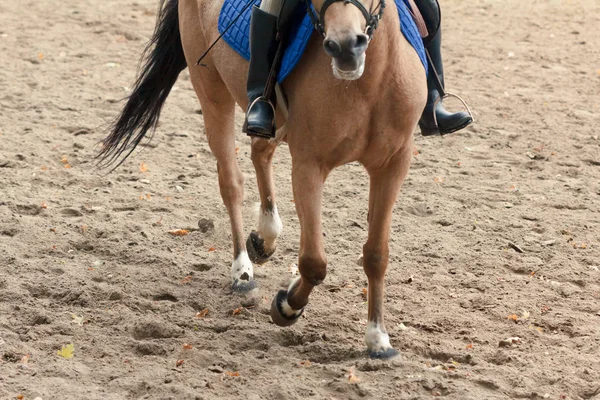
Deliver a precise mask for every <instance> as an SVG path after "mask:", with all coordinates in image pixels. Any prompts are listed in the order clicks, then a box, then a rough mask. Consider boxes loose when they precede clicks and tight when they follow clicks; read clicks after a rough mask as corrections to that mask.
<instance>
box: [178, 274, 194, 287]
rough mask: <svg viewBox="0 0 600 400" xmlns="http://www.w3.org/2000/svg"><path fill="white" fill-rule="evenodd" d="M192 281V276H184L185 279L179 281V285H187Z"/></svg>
mask: <svg viewBox="0 0 600 400" xmlns="http://www.w3.org/2000/svg"><path fill="white" fill-rule="evenodd" d="M192 279H194V277H193V276H191V275H189V276H186V277H185V278H183V279H182V280H181V284H182V285H187V284H188V283H190V282H191V281H192Z"/></svg>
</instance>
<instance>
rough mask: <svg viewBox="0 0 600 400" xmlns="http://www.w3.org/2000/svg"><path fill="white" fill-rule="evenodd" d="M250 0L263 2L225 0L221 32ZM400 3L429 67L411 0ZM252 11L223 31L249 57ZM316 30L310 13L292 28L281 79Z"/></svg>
mask: <svg viewBox="0 0 600 400" xmlns="http://www.w3.org/2000/svg"><path fill="white" fill-rule="evenodd" d="M247 1H253V2H254V3H255V4H260V0H225V2H224V4H223V8H222V9H221V14H220V15H219V33H223V32H224V31H225V29H226V28H227V27H228V26H229V25H230V23H231V21H233V20H234V19H235V18H236V17H237V16H238V15H239V13H240V11H241V10H242V9H243V8H244V7H245V6H246V5H247V4H248V3H247ZM394 1H395V2H396V6H397V7H398V15H399V16H400V29H401V31H402V33H403V34H404V37H405V38H406V40H407V41H408V42H409V43H410V44H411V45H412V46H413V47H414V49H415V51H416V52H417V54H418V55H419V58H420V59H421V62H422V63H423V67H424V68H425V71H427V58H426V56H425V48H424V46H423V41H422V40H421V35H420V34H419V30H418V29H417V25H416V24H415V22H414V20H413V18H412V16H411V15H410V13H409V11H408V10H409V7H410V6H409V5H408V0H394ZM251 15H252V7H248V8H247V9H246V11H244V13H243V14H242V16H241V17H240V18H239V19H238V20H237V21H236V23H235V24H234V25H233V26H232V27H231V28H230V29H229V30H228V31H227V32H225V34H224V35H223V39H224V40H225V42H227V43H228V44H229V46H231V48H233V49H234V50H235V51H236V52H237V53H239V54H240V55H241V56H242V57H244V58H245V59H246V60H250V40H249V38H250V16H251ZM313 31H314V27H313V25H312V23H311V21H310V17H309V16H308V14H305V16H304V19H299V20H298V21H296V23H295V26H293V27H292V28H291V30H290V32H292V40H291V42H290V44H289V45H288V47H287V49H286V51H285V54H284V56H283V60H282V64H281V69H280V70H279V76H278V78H277V79H278V81H279V82H283V80H284V79H285V78H286V77H287V76H288V75H289V74H290V73H291V72H292V70H293V69H294V67H295V66H296V65H297V64H298V62H299V61H300V58H301V57H302V54H303V53H304V50H305V49H306V46H307V45H308V41H309V39H310V37H311V35H312V33H313Z"/></svg>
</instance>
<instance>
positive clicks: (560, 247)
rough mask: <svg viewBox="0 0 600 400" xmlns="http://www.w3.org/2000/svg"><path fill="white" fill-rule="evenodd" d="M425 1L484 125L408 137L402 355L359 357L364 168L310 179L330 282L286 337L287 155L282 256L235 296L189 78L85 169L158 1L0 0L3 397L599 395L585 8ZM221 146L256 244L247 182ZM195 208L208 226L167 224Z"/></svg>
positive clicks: (599, 195)
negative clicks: (131, 135)
mask: <svg viewBox="0 0 600 400" xmlns="http://www.w3.org/2000/svg"><path fill="white" fill-rule="evenodd" d="M442 6H443V11H444V21H445V43H444V50H445V57H446V66H447V68H446V69H447V81H448V82H447V83H448V87H449V88H451V89H453V90H454V91H457V92H459V93H460V94H461V95H462V96H464V97H465V98H466V99H467V100H468V101H469V102H470V104H471V106H472V108H473V109H474V111H475V115H476V118H477V123H476V125H474V126H473V127H471V128H469V129H467V130H466V131H464V132H461V133H457V134H454V135H451V136H448V137H445V138H443V139H441V138H437V137H436V138H423V137H420V136H419V135H417V138H416V142H415V149H416V151H415V154H416V156H415V159H414V165H413V167H412V171H411V173H410V176H409V178H408V180H407V182H406V185H405V186H404V189H403V194H402V196H401V198H400V199H399V201H398V204H397V208H396V212H395V216H394V221H393V226H392V229H393V234H392V239H391V253H392V256H391V264H390V269H389V272H388V279H387V301H386V312H387V314H386V317H387V328H388V330H389V332H390V336H391V340H392V343H393V345H395V347H396V348H398V349H400V350H401V351H402V358H401V359H400V360H397V361H393V362H374V361H370V360H368V359H367V358H366V357H365V353H364V348H365V347H364V342H363V337H364V330H365V324H366V313H367V309H366V305H365V302H364V299H363V297H362V291H363V288H365V287H366V278H365V276H364V273H363V272H362V269H361V267H360V266H359V265H357V258H358V257H359V255H360V254H361V251H362V243H364V241H365V240H366V209H367V189H368V185H367V177H366V174H365V173H364V172H363V170H362V168H361V167H360V166H359V165H357V164H351V165H347V166H344V167H342V168H340V169H338V170H337V171H336V172H335V173H334V174H333V175H332V176H331V178H330V179H329V181H328V185H327V187H326V195H325V206H324V227H325V232H326V234H327V237H326V250H327V252H328V257H329V275H328V277H327V280H326V282H325V283H324V284H323V285H322V286H320V287H319V288H318V289H317V290H316V291H315V293H314V294H313V296H312V297H311V303H310V305H309V307H308V309H307V311H306V318H303V319H302V320H301V321H300V322H299V323H298V324H297V325H296V326H294V327H292V328H289V329H280V328H278V327H276V326H274V325H273V324H272V323H271V322H270V317H269V315H268V310H269V305H270V301H271V298H272V296H273V295H274V294H275V292H276V290H277V289H278V288H279V287H280V286H281V285H282V284H284V283H285V282H287V280H288V279H289V278H290V276H291V273H290V265H291V264H293V263H295V262H296V257H297V249H298V245H299V226H298V219H297V217H296V216H295V210H294V204H293V203H292V197H291V187H290V157H289V154H288V151H287V148H286V146H285V145H282V147H281V148H280V149H279V152H278V155H277V156H276V163H275V172H276V176H277V178H276V179H277V183H278V190H279V210H280V212H281V216H282V219H283V222H284V226H285V227H284V233H283V235H282V237H281V240H280V242H279V249H278V252H277V254H276V256H275V257H274V258H273V260H272V261H270V262H269V263H267V264H265V265H262V266H257V267H256V278H257V279H258V280H259V282H260V285H261V286H260V294H259V295H258V296H257V297H256V298H244V297H240V296H238V295H232V294H231V293H230V292H229V290H228V285H229V278H228V276H229V266H230V263H231V250H230V246H231V244H230V230H229V222H228V217H227V213H226V210H225V208H224V206H223V205H222V202H221V200H220V197H219V189H218V184H217V176H216V166H215V162H214V158H213V157H212V155H211V154H210V152H209V150H208V146H207V143H206V140H205V138H204V136H203V122H202V117H201V115H200V111H199V105H198V102H197V100H196V98H195V96H194V93H193V91H192V89H191V85H190V82H189V78H188V76H187V73H184V74H183V75H182V77H181V79H180V80H179V82H178V83H177V85H176V88H175V90H174V92H173V93H172V95H171V97H170V99H169V101H168V103H167V106H166V109H165V111H164V113H163V118H162V122H161V125H160V129H159V132H158V133H157V135H156V136H155V138H154V140H153V141H152V143H151V145H150V146H148V147H146V148H145V149H144V150H143V152H141V153H140V154H136V155H135V156H134V157H133V158H131V159H130V160H129V161H128V162H127V163H126V164H125V165H124V166H123V167H122V168H121V169H119V170H118V171H116V172H115V173H113V174H110V175H106V174H105V172H102V171H98V170H97V169H96V168H95V167H94V164H93V160H92V158H93V155H94V154H95V152H96V150H97V147H96V144H97V142H98V141H99V140H100V139H101V138H102V137H103V136H104V134H105V133H104V129H105V128H106V126H107V124H108V123H109V122H110V121H111V119H112V118H114V117H115V115H116V113H117V112H118V110H119V108H120V107H121V103H119V102H118V101H119V100H120V99H122V98H123V97H124V96H126V95H127V93H128V87H130V86H131V84H132V82H133V78H134V76H135V72H136V66H137V63H138V58H139V55H140V54H141V50H142V48H143V47H144V45H145V42H146V40H147V39H148V37H149V35H150V34H151V32H152V29H153V27H154V18H155V15H156V1H155V0H135V1H133V0H105V1H98V0H61V1H58V0H45V1H32V0H24V1H20V2H15V1H9V0H0V356H1V357H0V398H1V399H26V400H33V399H35V398H38V397H39V398H41V399H43V400H49V399H86V400H87V399H90V400H92V399H207V400H208V399H217V398H223V399H225V398H231V399H233V398H240V399H252V400H256V399H299V398H307V397H311V398H318V399H320V398H323V399H350V398H362V397H364V398H373V399H380V398H389V399H428V398H432V397H447V398H449V399H478V400H481V399H546V398H547V399H554V400H559V399H600V336H599V335H600V271H599V268H600V240H599V239H600V213H599V210H600V138H599V137H598V135H600V129H599V128H598V126H599V124H600V96H599V94H600V46H599V43H598V37H597V36H598V26H600V3H598V2H597V1H596V0H580V1H558V0H543V1H542V0H540V1H532V2H530V1H519V0H475V1H469V2H466V1H459V0H445V1H443V2H442ZM237 122H238V128H241V122H242V116H241V113H239V114H238V119H237ZM238 138H239V147H240V151H239V161H240V163H241V165H242V168H243V170H244V171H245V174H246V178H247V179H246V195H245V196H246V200H245V211H246V215H245V224H246V231H247V232H248V233H249V232H250V230H251V228H252V227H254V226H255V220H256V216H255V214H254V211H253V210H254V208H255V203H256V202H257V201H258V193H257V188H256V185H255V183H254V172H253V169H252V167H251V161H250V157H249V140H248V139H247V138H246V137H244V135H242V134H241V133H240V134H239V136H238ZM142 164H143V165H142ZM202 218H206V219H210V220H212V221H213V223H214V229H212V230H208V231H207V232H205V233H203V232H201V231H198V230H196V231H192V233H191V234H190V235H188V236H185V237H173V236H171V235H169V234H168V231H170V230H174V229H185V228H195V227H197V225H198V221H199V220H200V219H202ZM188 277H189V278H188ZM206 309H207V310H208V314H207V315H206V316H204V318H199V317H197V313H201V314H202V313H203V310H206ZM516 337H518V338H520V340H518V341H517V340H516V339H515V343H512V344H508V345H507V346H504V347H502V346H501V345H500V342H501V341H503V340H505V339H508V338H516ZM67 344H73V346H74V356H73V357H72V358H70V359H66V358H63V357H60V356H59V355H58V354H57V351H58V350H60V349H61V348H62V346H65V345H67ZM185 344H188V345H190V346H191V348H189V347H190V346H185V347H188V349H186V348H184V345H185ZM178 360H183V364H181V361H179V362H178ZM177 364H181V365H179V366H177ZM21 396H22V397H21Z"/></svg>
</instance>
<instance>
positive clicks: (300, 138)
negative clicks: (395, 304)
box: [100, 0, 427, 358]
mask: <svg viewBox="0 0 600 400" xmlns="http://www.w3.org/2000/svg"><path fill="white" fill-rule="evenodd" d="M359 1H362V3H358V2H359ZM377 1H379V0H354V1H350V0H348V1H343V0H339V1H335V2H333V4H327V6H328V8H327V12H326V13H325V16H324V21H320V22H321V23H322V25H323V26H324V31H323V35H324V36H325V37H324V41H323V38H321V37H320V36H319V35H317V34H314V35H313V36H312V38H311V41H310V43H309V45H308V47H307V50H306V52H305V53H304V55H303V58H302V60H301V61H300V63H299V65H298V66H297V67H296V69H295V71H294V72H293V73H292V74H291V75H290V76H289V77H288V78H287V79H286V81H285V82H284V90H285V91H286V93H287V96H288V104H289V116H288V118H287V120H284V119H283V116H282V115H278V117H277V119H278V121H277V123H278V127H280V130H279V132H278V138H279V139H280V140H281V139H283V140H286V141H287V143H288V144H289V149H290V153H291V156H292V182H293V192H294V199H295V205H296V211H297V213H298V217H299V220H300V226H301V240H300V250H299V260H298V268H299V271H300V277H299V278H298V279H296V280H294V281H293V282H292V283H291V285H290V286H289V288H288V289H287V290H282V291H280V292H279V293H278V294H277V296H276V297H275V299H274V301H273V304H272V307H271V316H272V318H273V321H274V322H275V323H276V324H278V325H280V326H288V325H292V324H293V323H294V322H296V321H297V320H298V318H299V317H300V315H301V314H302V311H303V309H304V307H306V305H307V304H308V297H309V295H310V293H311V291H312V290H313V288H314V287H315V286H316V285H319V284H320V283H321V282H323V280H324V279H325V275H326V271H327V258H326V255H325V250H324V246H323V232H322V227H321V202H322V194H323V184H324V182H325V179H326V178H327V176H328V175H329V173H330V172H331V171H332V170H333V168H335V167H337V166H340V165H343V164H346V163H349V162H352V161H358V162H360V163H361V164H362V165H363V166H364V167H365V168H366V170H367V172H368V174H369V177H370V195H369V214H368V222H369V232H368V240H367V243H366V244H365V245H364V247H363V257H364V258H363V265H364V271H365V273H366V275H367V277H368V281H369V288H368V321H369V322H368V325H367V332H366V344H367V347H368V352H369V355H370V356H371V357H374V358H389V357H392V356H395V355H397V354H398V352H397V351H396V350H394V349H393V348H392V347H391V345H390V341H389V336H388V334H387V333H386V330H385V327H384V321H383V297H384V276H385V272H386V269H387V265H388V258H389V245H388V241H389V235H390V222H391V221H390V220H391V218H392V209H393V207H394V203H395V201H396V197H397V195H398V193H399V191H400V187H401V185H402V183H403V181H404V178H405V177H406V174H407V173H408V169H409V167H410V164H411V160H412V147H413V131H414V129H415V127H416V125H417V122H418V120H419V117H420V116H421V112H422V111H423V108H424V106H425V100H426V94H427V92H426V91H427V87H426V75H425V70H424V68H423V65H422V64H421V61H420V60H419V57H418V55H417V53H416V52H415V51H414V49H413V48H412V47H411V46H410V44H409V43H408V42H407V41H406V39H405V38H404V36H403V35H402V33H401V31H400V22H399V17H398V12H397V7H396V5H395V4H394V2H393V1H392V2H391V3H390V4H388V6H387V8H386V12H385V15H383V17H382V19H381V21H379V24H378V26H377V30H376V32H375V36H374V38H373V41H370V37H369V36H367V35H365V33H364V32H369V33H371V32H370V31H369V29H368V28H369V27H368V26H367V22H366V21H365V20H366V19H367V17H369V15H368V12H367V14H365V11H366V10H379V9H380V7H381V6H382V4H381V3H377ZM328 3H330V1H329V0H328ZM323 4H324V2H323V0H313V6H314V7H315V9H316V10H321V8H322V6H323ZM360 4H362V5H363V6H364V8H365V9H366V10H360V9H359V6H360ZM221 5H222V0H162V1H161V6H160V10H161V11H160V14H159V16H158V25H157V27H156V30H155V32H154V36H153V38H152V42H151V43H150V45H149V47H148V57H147V61H146V64H145V65H144V67H143V69H142V71H141V73H140V76H139V77H138V80H137V83H136V85H135V88H134V90H133V93H132V95H131V96H130V98H129V100H128V102H127V104H126V106H125V108H124V109H123V111H122V113H121V114H120V116H119V118H118V120H117V121H116V122H115V125H114V127H113V130H112V132H111V133H110V135H109V136H108V137H107V138H106V139H105V140H104V142H103V144H104V147H103V150H102V152H101V154H100V157H101V158H102V159H103V160H104V161H105V162H108V163H111V162H113V161H118V160H119V159H120V156H122V155H125V156H127V155H129V154H130V153H131V151H133V149H134V148H135V146H136V145H137V144H138V143H139V142H140V141H141V140H142V139H143V138H144V136H145V134H146V133H147V132H149V131H151V130H152V129H154V128H155V127H156V124H157V122H158V118H159V114H160V110H161V108H162V105H163V103H164V101H165V100H166V98H167V96H168V94H169V91H170V89H171V88H172V86H173V85H174V84H175V81H176V79H177V77H178V75H179V73H180V72H181V71H182V70H183V69H185V68H186V67H187V66H189V67H190V74H191V81H192V84H193V86H194V89H195V91H196V94H197V95H198V98H199V100H200V103H201V106H202V111H203V115H204V122H205V126H206V135H207V137H208V143H209V146H210V148H211V150H212V152H213V153H214V155H215V157H216V159H217V166H218V173H219V185H220V189H221V196H222V198H223V201H224V203H225V206H226V207H227V210H228V212H229V217H230V220H231V230H232V236H233V254H234V257H233V258H234V261H233V265H232V267H231V277H232V281H233V288H234V289H237V290H249V289H252V288H254V287H255V286H256V283H255V282H254V280H253V265H252V262H251V260H250V257H249V255H248V251H247V247H248V248H250V247H251V248H250V249H249V250H250V252H251V254H254V255H257V257H259V258H260V257H262V258H266V257H268V256H270V255H272V254H273V252H274V251H275V247H276V240H277V237H278V235H279V234H280V233H281V230H282V223H281V220H280V218H279V215H278V213H277V205H276V202H275V187H274V182H273V172H272V166H271V161H272V158H273V154H274V152H275V149H276V148H277V144H278V143H277V141H276V140H275V141H268V140H265V139H256V138H255V139H253V140H252V162H253V164H254V167H255V169H256V175H257V179H258V187H259V191H260V200H261V212H260V215H259V221H258V233H253V235H251V236H250V238H249V239H248V241H247V243H246V241H245V240H244V234H243V227H242V198H243V184H244V178H243V175H242V172H241V171H240V168H239V167H238V164H237V160H236V151H235V148H236V146H235V130H234V113H235V109H236V103H237V104H238V105H239V106H240V107H242V108H243V109H245V108H246V107H247V105H248V101H247V97H246V91H245V88H246V74H247V67H248V66H247V63H246V61H244V60H243V58H242V57H241V56H239V55H238V54H237V53H235V52H234V51H233V50H232V49H231V48H229V46H227V45H226V44H225V43H222V42H221V43H219V44H218V45H217V46H215V47H214V49H213V50H212V51H211V52H210V53H209V55H208V56H207V57H206V58H205V59H204V61H203V62H204V63H205V64H206V66H205V67H201V66H197V65H196V60H197V59H198V57H199V56H200V55H201V54H203V52H204V51H205V50H206V49H207V48H208V47H209V46H210V45H211V44H212V43H213V41H214V40H215V39H216V38H217V37H218V35H219V32H218V30H217V19H218V16H219V11H220V9H221ZM371 17H372V16H371ZM371 22H373V18H371ZM323 43H325V44H326V45H325V46H323ZM323 47H325V51H323ZM367 47H368V48H367ZM332 69H333V71H332Z"/></svg>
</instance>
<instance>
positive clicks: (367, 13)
mask: <svg viewBox="0 0 600 400" xmlns="http://www.w3.org/2000/svg"><path fill="white" fill-rule="evenodd" d="M312 4H313V6H314V8H315V10H318V13H319V15H317V14H315V13H313V12H312V11H311V10H310V8H309V15H310V16H311V18H312V20H313V23H314V25H315V28H316V29H317V31H318V32H319V33H320V34H321V36H323V47H324V48H325V52H326V53H327V54H328V55H330V56H331V58H332V63H331V65H332V67H333V74H334V76H335V77H336V78H338V79H346V80H356V79H359V78H360V77H361V76H362V74H363V72H364V70H365V58H366V55H365V52H366V50H367V47H368V46H369V42H370V41H371V38H372V36H373V33H374V32H375V29H377V26H378V24H379V20H380V19H381V18H382V16H383V10H384V7H385V0H312Z"/></svg>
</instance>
